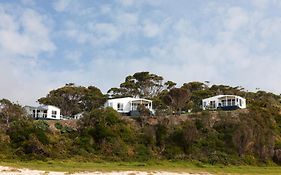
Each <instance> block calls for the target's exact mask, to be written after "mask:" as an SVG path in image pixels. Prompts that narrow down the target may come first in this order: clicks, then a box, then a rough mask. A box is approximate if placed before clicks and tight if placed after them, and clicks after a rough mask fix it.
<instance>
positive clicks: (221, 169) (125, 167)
mask: <svg viewBox="0 0 281 175" xmlns="http://www.w3.org/2000/svg"><path fill="white" fill-rule="evenodd" d="M0 165H2V166H11V167H14V168H29V169H36V170H43V171H60V172H68V173H73V172H83V171H102V172H105V171H130V170H131V171H147V172H153V171H170V172H189V173H196V172H197V173H198V172H209V173H212V174H245V175H255V174H269V175H270V174H272V175H273V174H281V168H280V167H278V166H261V167H257V166H220V165H214V166H212V165H207V164H198V163H192V162H184V161H175V162H170V161H149V162H74V161H46V162H43V161H28V162H23V161H15V160H13V161H2V162H0Z"/></svg>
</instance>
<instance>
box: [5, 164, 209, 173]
mask: <svg viewBox="0 0 281 175" xmlns="http://www.w3.org/2000/svg"><path fill="white" fill-rule="evenodd" d="M69 174H72V175H99V174H104V175H163V174H165V175H211V174H209V173H176V172H165V171H152V172H142V171H112V172H78V173H68V172H55V171H50V172H49V171H42V170H31V169H27V168H13V167H7V166H0V175H69Z"/></svg>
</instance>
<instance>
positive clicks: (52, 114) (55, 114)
mask: <svg viewBox="0 0 281 175" xmlns="http://www.w3.org/2000/svg"><path fill="white" fill-rule="evenodd" d="M24 109H25V110H26V112H27V114H28V115H30V116H31V117H32V118H34V119H45V120H60V119H62V117H61V115H60V109H59V108H58V107H56V106H52V105H44V106H39V107H33V106H25V107H24Z"/></svg>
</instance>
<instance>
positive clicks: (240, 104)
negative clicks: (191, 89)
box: [202, 95, 247, 110]
mask: <svg viewBox="0 0 281 175" xmlns="http://www.w3.org/2000/svg"><path fill="white" fill-rule="evenodd" d="M246 107H247V106H246V99H245V98H242V97H240V96H237V95H217V96H214V97H210V98H206V99H203V100H202V109H203V110H206V109H223V110H232V109H244V108H246Z"/></svg>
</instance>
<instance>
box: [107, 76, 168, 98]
mask: <svg viewBox="0 0 281 175" xmlns="http://www.w3.org/2000/svg"><path fill="white" fill-rule="evenodd" d="M168 84H171V83H170V82H169V83H168ZM168 84H167V85H168ZM170 86H171V85H170ZM162 88H163V77H161V76H158V75H156V74H151V73H149V72H137V73H135V74H134V75H129V76H127V77H126V78H125V82H123V83H121V84H120V88H111V89H109V90H108V92H107V93H108V94H109V95H110V96H111V97H124V96H132V97H136V96H139V97H144V98H152V97H154V96H156V95H158V94H159V93H160V92H161V90H162Z"/></svg>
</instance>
